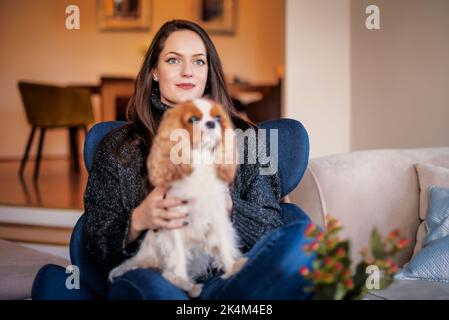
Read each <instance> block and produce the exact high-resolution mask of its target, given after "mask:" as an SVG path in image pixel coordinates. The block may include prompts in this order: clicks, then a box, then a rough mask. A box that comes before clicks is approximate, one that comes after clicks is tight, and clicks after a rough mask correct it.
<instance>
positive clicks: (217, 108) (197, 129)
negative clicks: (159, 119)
mask: <svg viewBox="0 0 449 320" xmlns="http://www.w3.org/2000/svg"><path fill="white" fill-rule="evenodd" d="M163 122H165V123H166V124H167V129H169V130H173V129H177V128H179V129H185V130H186V131H187V132H188V133H189V137H190V142H191V147H192V149H199V148H203V149H204V148H206V149H209V150H212V149H214V148H215V147H217V146H218V145H219V144H220V143H221V140H222V138H223V137H224V135H225V130H226V129H232V123H231V121H230V119H229V117H228V114H227V113H226V112H225V111H224V109H223V107H222V106H221V105H220V104H218V103H216V102H215V101H212V100H209V99H203V98H202V99H195V100H190V101H187V102H184V103H181V104H179V105H177V106H176V107H174V108H172V109H169V110H167V111H166V112H165V114H164V119H163Z"/></svg>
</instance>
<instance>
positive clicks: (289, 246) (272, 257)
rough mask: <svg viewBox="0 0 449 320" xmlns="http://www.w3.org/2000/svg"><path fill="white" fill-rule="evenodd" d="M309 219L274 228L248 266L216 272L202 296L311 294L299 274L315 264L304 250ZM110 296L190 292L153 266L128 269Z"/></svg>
mask: <svg viewBox="0 0 449 320" xmlns="http://www.w3.org/2000/svg"><path fill="white" fill-rule="evenodd" d="M308 223H309V221H308V220H303V221H296V222H292V223H289V224H287V225H286V226H284V227H281V228H279V229H276V230H274V231H273V232H271V233H270V234H268V235H266V236H265V237H263V238H262V239H261V240H260V241H258V242H257V243H256V244H255V245H254V246H253V248H252V249H251V250H250V251H249V252H247V253H246V255H245V256H246V257H247V258H248V261H247V263H246V264H245V266H244V267H243V268H242V270H240V272H238V273H237V274H235V275H233V276H232V277H230V278H228V279H226V280H224V279H222V278H221V277H220V275H219V274H215V275H213V276H211V277H209V278H208V279H206V280H205V281H204V283H203V284H204V286H203V291H202V292H201V295H200V297H199V299H207V300H213V299H229V300H231V299H248V300H250V299H257V300H263V299H270V300H275V299H283V300H303V299H308V298H310V297H311V293H310V292H308V291H306V290H304V289H305V288H306V287H307V286H309V285H310V282H309V281H307V280H306V279H304V278H303V277H302V276H301V275H300V274H299V269H300V268H301V267H302V266H306V267H308V268H311V267H312V260H313V258H314V256H313V255H309V254H307V253H305V252H304V251H303V249H302V248H303V246H304V244H306V243H309V242H310V240H309V239H306V238H305V236H304V230H305V228H306V227H307V225H308ZM108 298H109V299H150V300H154V299H155V300H186V299H189V297H188V296H187V294H186V293H185V292H184V291H182V290H181V289H179V288H178V287H176V286H174V285H173V284H171V283H170V282H169V281H167V280H166V279H165V278H163V277H162V275H161V273H160V272H159V271H157V270H153V269H136V270H132V271H128V272H127V273H125V274H124V275H123V276H121V277H120V278H119V279H117V280H116V281H114V283H113V284H112V286H111V288H110V291H109V295H108Z"/></svg>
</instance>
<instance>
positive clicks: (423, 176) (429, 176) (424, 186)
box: [416, 163, 449, 220]
mask: <svg viewBox="0 0 449 320" xmlns="http://www.w3.org/2000/svg"><path fill="white" fill-rule="evenodd" d="M416 171H417V172H418V181H419V189H420V195H419V218H420V219H421V220H425V219H426V216H427V209H428V206H429V203H428V202H429V200H428V189H429V187H430V186H439V187H449V168H444V167H440V166H435V165H431V164H422V163H420V164H417V165H416Z"/></svg>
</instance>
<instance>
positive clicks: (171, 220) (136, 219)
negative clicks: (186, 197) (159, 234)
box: [128, 185, 188, 243]
mask: <svg viewBox="0 0 449 320" xmlns="http://www.w3.org/2000/svg"><path fill="white" fill-rule="evenodd" d="M168 189H169V186H166V185H160V186H157V187H155V188H154V189H153V190H152V191H151V192H150V193H149V194H148V195H147V196H146V198H145V199H144V200H143V201H142V203H141V204H140V205H139V206H138V207H136V208H135V209H134V210H133V213H132V215H131V225H130V230H129V233H128V243H130V242H132V241H134V240H136V239H137V237H138V236H139V234H140V233H141V232H142V231H144V230H147V229H149V230H157V229H177V228H182V227H184V226H186V225H187V224H188V222H187V221H186V218H187V216H188V212H187V206H186V204H187V201H183V200H182V199H178V198H175V197H170V198H166V197H165V194H166V193H167V191H168ZM177 206H182V209H183V210H180V209H181V208H178V211H182V212H177V211H174V210H171V209H172V208H173V207H177Z"/></svg>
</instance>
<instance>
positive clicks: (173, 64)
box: [152, 30, 209, 106]
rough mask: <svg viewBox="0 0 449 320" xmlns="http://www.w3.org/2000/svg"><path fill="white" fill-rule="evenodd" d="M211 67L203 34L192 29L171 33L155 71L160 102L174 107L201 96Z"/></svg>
mask: <svg viewBox="0 0 449 320" xmlns="http://www.w3.org/2000/svg"><path fill="white" fill-rule="evenodd" d="M208 68H209V67H208V61H207V53H206V46H205V45H204V43H203V40H202V39H201V38H200V36H198V35H197V34H196V33H195V32H193V31H190V30H182V31H175V32H173V33H172V34H170V35H169V36H168V38H167V40H166V41H165V46H164V49H163V50H162V52H161V54H160V55H159V59H158V64H157V66H156V68H155V69H154V70H153V72H152V73H153V74H152V76H153V79H155V80H156V81H158V82H159V90H160V94H161V101H162V102H163V103H165V104H168V105H169V106H174V105H176V104H178V103H181V102H184V101H187V100H190V99H194V98H200V97H202V96H203V95H204V89H205V87H206V82H207V71H208Z"/></svg>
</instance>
